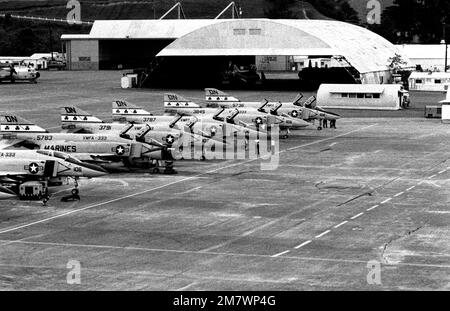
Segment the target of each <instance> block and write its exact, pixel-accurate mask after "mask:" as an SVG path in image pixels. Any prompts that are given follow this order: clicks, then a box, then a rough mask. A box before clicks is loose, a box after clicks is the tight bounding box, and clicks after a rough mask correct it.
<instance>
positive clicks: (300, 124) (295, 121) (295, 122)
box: [292, 119, 310, 127]
mask: <svg viewBox="0 0 450 311" xmlns="http://www.w3.org/2000/svg"><path fill="white" fill-rule="evenodd" d="M309 125H310V124H309V123H308V122H306V121H304V120H301V119H292V126H293V127H307V126H309Z"/></svg>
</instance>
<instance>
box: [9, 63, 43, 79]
mask: <svg viewBox="0 0 450 311" xmlns="http://www.w3.org/2000/svg"><path fill="white" fill-rule="evenodd" d="M40 76H41V74H40V73H39V71H37V70H36V69H34V68H31V67H28V66H23V65H20V66H14V64H12V63H11V64H5V63H1V64H0V83H1V82H2V81H10V82H11V83H14V82H15V81H29V82H33V83H37V79H38V78H39V77H40Z"/></svg>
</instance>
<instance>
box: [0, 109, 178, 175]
mask: <svg viewBox="0 0 450 311" xmlns="http://www.w3.org/2000/svg"><path fill="white" fill-rule="evenodd" d="M0 139H1V141H2V147H3V149H5V148H18V147H24V148H28V149H42V150H52V151H59V152H65V153H69V154H74V155H75V157H76V158H77V159H79V160H81V161H83V162H86V163H92V164H97V165H100V166H102V167H103V168H106V169H108V170H115V169H121V168H123V167H126V168H130V167H150V166H151V164H153V163H154V161H158V160H166V161H173V160H175V159H177V158H179V155H178V154H177V153H176V152H175V150H173V149H169V148H167V147H165V146H153V145H150V144H145V143H141V142H136V141H131V140H129V139H124V138H121V137H119V136H114V135H112V134H75V133H49V132H48V131H46V130H45V129H43V128H41V127H39V126H38V125H36V124H33V123H32V122H30V121H28V120H25V119H24V118H22V117H20V116H17V115H14V114H8V115H0Z"/></svg>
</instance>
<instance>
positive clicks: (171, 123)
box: [169, 114, 183, 128]
mask: <svg viewBox="0 0 450 311" xmlns="http://www.w3.org/2000/svg"><path fill="white" fill-rule="evenodd" d="M182 118H183V116H182V115H180V114H177V115H176V116H175V118H174V119H173V120H172V121H171V122H170V124H169V127H170V128H174V127H175V125H176V124H177V123H178V121H180V120H181V119H182Z"/></svg>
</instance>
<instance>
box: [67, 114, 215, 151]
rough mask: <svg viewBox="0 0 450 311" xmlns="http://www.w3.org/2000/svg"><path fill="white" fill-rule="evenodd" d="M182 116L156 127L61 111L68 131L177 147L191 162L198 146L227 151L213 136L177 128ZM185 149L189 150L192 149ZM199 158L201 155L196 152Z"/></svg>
mask: <svg viewBox="0 0 450 311" xmlns="http://www.w3.org/2000/svg"><path fill="white" fill-rule="evenodd" d="M180 119H181V116H176V117H172V123H170V124H169V125H167V126H162V125H155V124H147V123H142V124H135V123H129V124H121V123H105V122H103V121H102V120H100V119H99V118H96V117H94V116H92V115H91V114H89V113H87V112H85V111H83V110H81V109H79V108H76V107H63V108H62V109H61V126H62V128H63V129H64V130H67V131H69V132H73V133H92V134H109V135H113V136H115V137H121V138H125V139H129V140H136V141H138V142H142V143H146V144H150V145H155V146H158V147H168V148H174V149H176V150H178V151H180V152H182V153H183V155H182V157H183V158H184V159H187V158H189V159H191V158H190V156H188V155H191V154H192V153H191V151H192V149H193V148H194V146H197V147H200V148H203V149H204V147H206V149H205V150H211V149H217V150H221V149H223V148H224V144H223V143H222V142H220V141H218V140H214V139H211V138H209V137H205V136H200V135H197V134H195V133H191V131H190V130H189V131H188V130H187V129H185V128H181V127H176V124H177V122H179V120H180ZM184 147H189V148H188V150H187V149H186V148H184ZM196 155H197V153H196ZM204 158H205V157H204V155H199V156H198V159H204Z"/></svg>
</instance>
